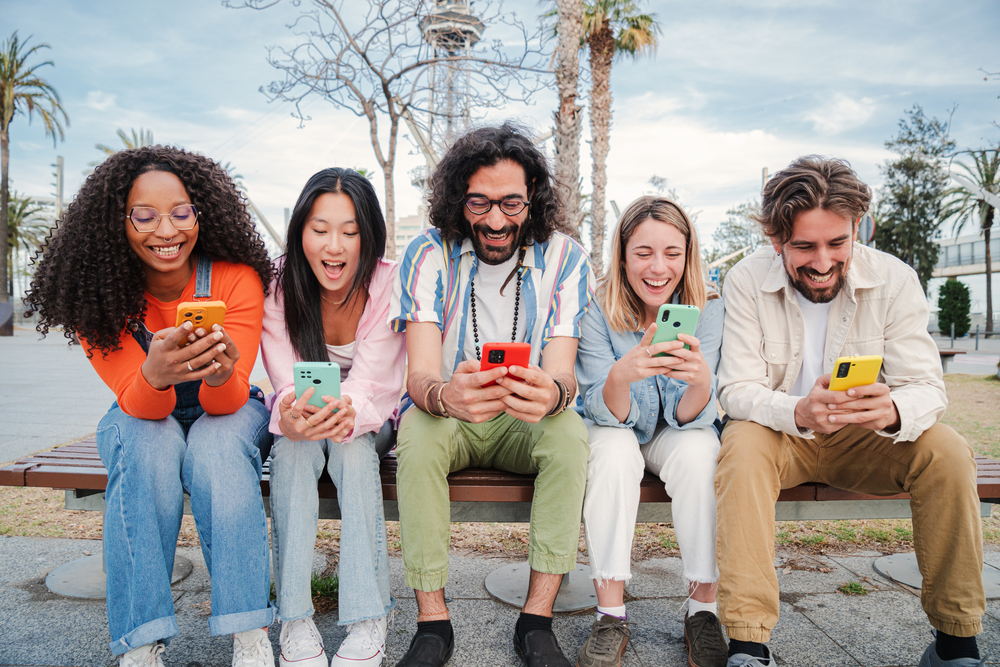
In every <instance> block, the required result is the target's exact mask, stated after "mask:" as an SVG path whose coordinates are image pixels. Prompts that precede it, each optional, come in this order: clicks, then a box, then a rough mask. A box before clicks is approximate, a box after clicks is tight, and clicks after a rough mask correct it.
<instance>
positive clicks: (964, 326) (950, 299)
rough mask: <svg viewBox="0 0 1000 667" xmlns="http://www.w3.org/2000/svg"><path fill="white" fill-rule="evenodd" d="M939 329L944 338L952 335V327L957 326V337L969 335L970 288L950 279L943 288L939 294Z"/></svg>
mask: <svg viewBox="0 0 1000 667" xmlns="http://www.w3.org/2000/svg"><path fill="white" fill-rule="evenodd" d="M937 305H938V328H939V329H940V330H941V335H942V336H949V335H951V325H952V324H953V323H954V325H955V336H956V337H960V336H964V335H965V334H967V333H969V327H970V326H971V322H970V321H969V305H970V300H969V287H968V285H966V284H965V283H963V282H961V281H958V280H956V279H954V278H949V279H948V280H947V281H946V282H945V284H944V285H942V286H941V292H940V293H939V294H938V302H937Z"/></svg>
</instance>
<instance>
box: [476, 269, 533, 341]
mask: <svg viewBox="0 0 1000 667" xmlns="http://www.w3.org/2000/svg"><path fill="white" fill-rule="evenodd" d="M515 266H517V253H516V252H515V253H514V255H513V256H512V257H511V258H510V259H508V260H507V261H506V262H504V263H503V264H498V265H496V266H493V265H491V264H487V263H486V262H484V261H482V260H479V262H478V268H477V270H476V275H475V277H473V279H472V281H473V285H475V288H476V325H477V329H478V330H479V349H480V350H482V348H483V345H485V344H486V343H509V342H511V340H510V334H511V329H512V327H513V326H514V302H515V298H514V295H515V294H517V276H514V277H513V278H511V279H510V282H509V283H507V287H506V289H504V291H503V296H500V287H501V286H503V281H505V280H507V276H509V275H510V272H511V271H513V270H514V267H515ZM521 290H522V294H521V307H520V308H518V309H517V335H516V336H515V341H514V342H518V343H523V342H525V341H526V340H527V335H528V325H527V321H528V316H527V314H526V313H525V302H524V293H523V291H524V286H523V285H522V286H521ZM475 358H476V341H475V338H474V337H473V335H472V306H471V304H470V306H469V316H468V320H467V324H466V327H465V345H464V347H463V351H462V359H463V360H468V359H475Z"/></svg>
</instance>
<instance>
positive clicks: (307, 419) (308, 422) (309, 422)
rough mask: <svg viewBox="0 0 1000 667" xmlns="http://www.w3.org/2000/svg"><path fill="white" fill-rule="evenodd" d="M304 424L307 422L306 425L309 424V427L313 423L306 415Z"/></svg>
mask: <svg viewBox="0 0 1000 667" xmlns="http://www.w3.org/2000/svg"><path fill="white" fill-rule="evenodd" d="M306 424H307V425H308V426H310V427H312V426H313V423H312V422H311V421H309V417H306Z"/></svg>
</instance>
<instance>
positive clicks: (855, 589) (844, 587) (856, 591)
mask: <svg viewBox="0 0 1000 667" xmlns="http://www.w3.org/2000/svg"><path fill="white" fill-rule="evenodd" d="M837 591H838V592H839V593H843V594H844V595H868V589H867V588H865V587H864V585H863V584H859V583H858V582H856V581H852V582H850V583H846V584H841V585H840V586H838V587H837Z"/></svg>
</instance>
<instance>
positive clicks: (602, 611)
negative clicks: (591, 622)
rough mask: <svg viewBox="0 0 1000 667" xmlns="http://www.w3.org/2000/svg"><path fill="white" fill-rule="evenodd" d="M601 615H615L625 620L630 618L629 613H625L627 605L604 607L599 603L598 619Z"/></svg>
mask: <svg viewBox="0 0 1000 667" xmlns="http://www.w3.org/2000/svg"><path fill="white" fill-rule="evenodd" d="M601 616H614V617H615V618H620V619H621V620H623V621H624V620H625V619H627V618H628V614H626V613H625V605H622V606H620V607H602V606H601V605H597V620H601Z"/></svg>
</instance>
